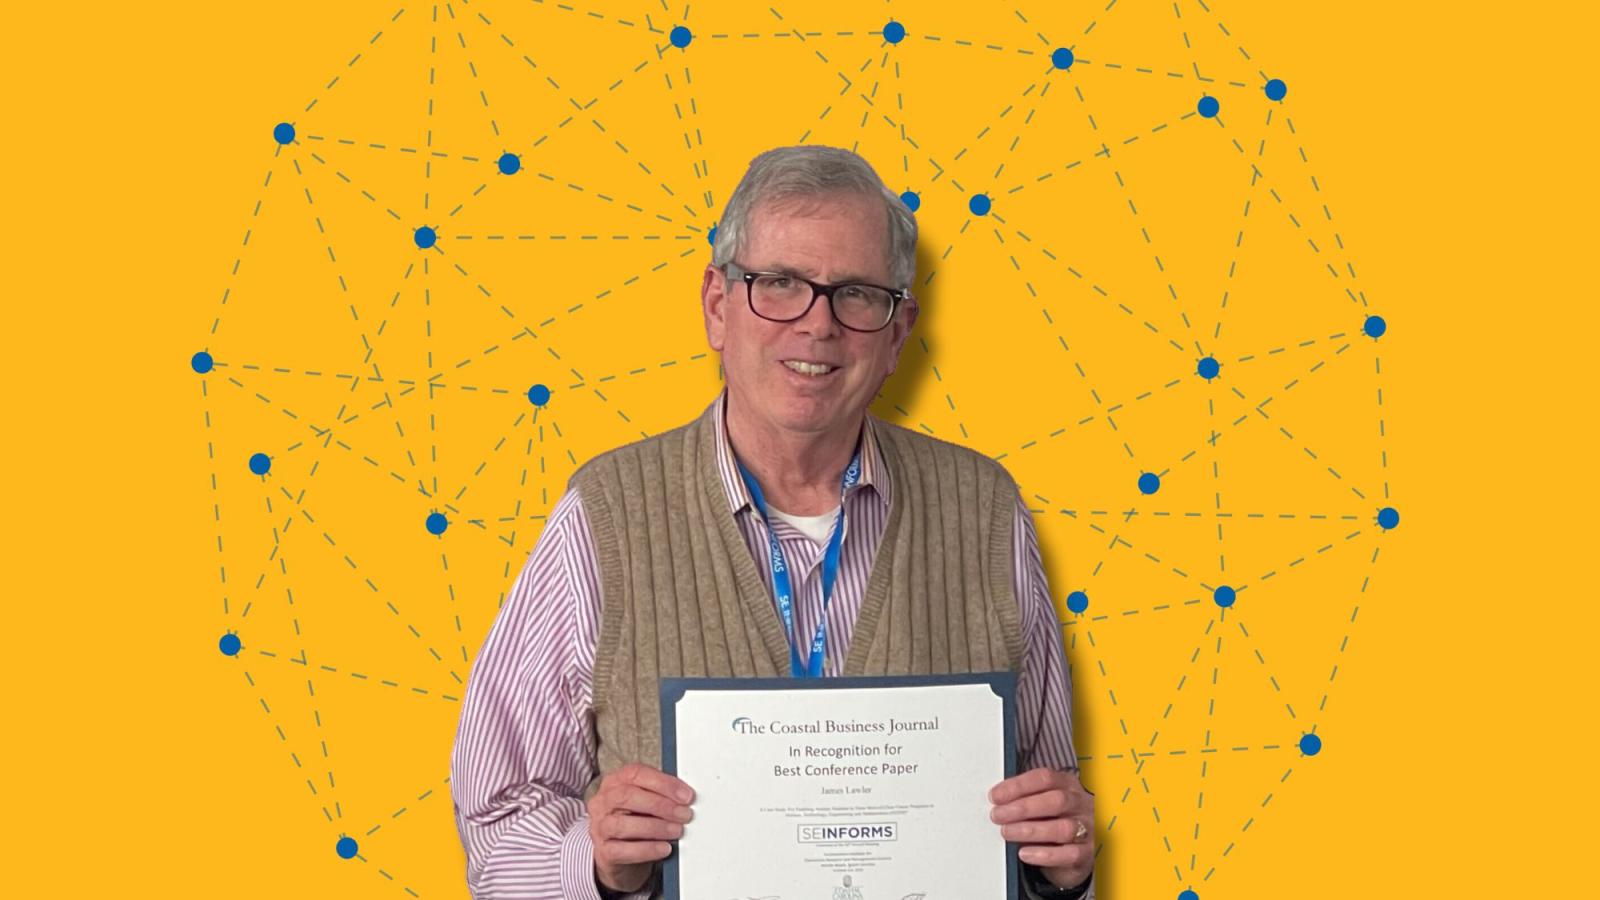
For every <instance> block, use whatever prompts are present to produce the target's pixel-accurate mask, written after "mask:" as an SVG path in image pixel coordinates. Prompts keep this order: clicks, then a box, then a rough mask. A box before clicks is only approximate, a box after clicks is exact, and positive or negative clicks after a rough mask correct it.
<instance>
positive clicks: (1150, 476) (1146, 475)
mask: <svg viewBox="0 0 1600 900" xmlns="http://www.w3.org/2000/svg"><path fill="white" fill-rule="evenodd" d="M1159 490H1161V476H1160V475H1157V474H1156V473H1154V472H1142V473H1140V475H1139V493H1141V494H1154V493H1155V492H1156V491H1159Z"/></svg>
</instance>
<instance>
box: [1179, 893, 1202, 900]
mask: <svg viewBox="0 0 1600 900" xmlns="http://www.w3.org/2000/svg"><path fill="white" fill-rule="evenodd" d="M1178 900H1200V895H1199V894H1196V893H1195V892H1194V891H1184V892H1182V893H1180V894H1178Z"/></svg>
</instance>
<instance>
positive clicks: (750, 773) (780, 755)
mask: <svg viewBox="0 0 1600 900" xmlns="http://www.w3.org/2000/svg"><path fill="white" fill-rule="evenodd" d="M1014 694H1015V679H1014V677H1013V676H1012V675H1010V674H1009V673H988V674H981V675H940V676H919V677H907V678H826V679H740V680H723V679H664V680H663V681H662V686H661V697H662V745H663V746H662V750H663V753H662V762H663V769H665V770H666V771H667V772H670V773H672V774H674V775H677V776H678V777H679V778H681V779H683V780H684V781H685V782H687V783H688V784H689V786H690V787H692V788H694V790H695V800H694V804H693V808H694V821H692V822H690V823H689V824H688V825H686V826H685V827H684V833H683V838H682V839H681V840H679V842H678V846H677V849H676V851H675V852H674V854H673V855H672V856H671V857H670V858H669V859H668V860H667V862H666V865H665V866H664V868H663V875H664V887H665V893H666V897H667V898H668V900H680V898H681V900H940V898H955V900H988V898H994V900H1000V898H1015V897H1016V896H1017V894H1016V890H1017V887H1016V871H1017V870H1016V851H1015V848H1014V847H1012V848H1008V846H1007V845H1006V843H1005V841H1004V839H1003V838H1001V836H1000V826H998V825H995V824H994V823H993V822H991V821H990V820H989V811H990V808H991V804H990V803H989V798H988V792H989V789H990V788H991V787H993V786H994V785H995V784H997V783H999V782H1000V781H1001V780H1002V779H1004V778H1006V777H1008V776H1010V775H1012V774H1014V773H1015V761H1014V760H1015V758H1014V752H1013V749H1014V746H1013V740H1012V735H1013V733H1014V732H1013V722H1014V711H1013V704H1014Z"/></svg>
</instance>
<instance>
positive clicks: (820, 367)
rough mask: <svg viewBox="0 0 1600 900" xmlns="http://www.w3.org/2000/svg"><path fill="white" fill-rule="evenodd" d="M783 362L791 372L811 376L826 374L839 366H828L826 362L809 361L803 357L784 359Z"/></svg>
mask: <svg viewBox="0 0 1600 900" xmlns="http://www.w3.org/2000/svg"><path fill="white" fill-rule="evenodd" d="M783 364H784V366H785V367H787V368H788V369H789V371H791V372H798V373H800V374H801V375H810V376H812V377H815V376H818V375H826V374H828V373H829V372H832V371H833V370H835V369H837V368H839V367H838V366H830V365H828V364H827V363H821V362H809V361H807V360H803V359H786V360H784V361H783Z"/></svg>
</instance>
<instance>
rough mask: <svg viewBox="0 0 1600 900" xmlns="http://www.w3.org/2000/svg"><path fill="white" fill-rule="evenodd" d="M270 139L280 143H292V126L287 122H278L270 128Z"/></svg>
mask: <svg viewBox="0 0 1600 900" xmlns="http://www.w3.org/2000/svg"><path fill="white" fill-rule="evenodd" d="M272 139H273V140H275V141H277V142H278V143H280V144H292V143H294V126H293V125H290V124H289V123H288V122H279V123H278V124H277V126H276V127H274V128H273V129H272Z"/></svg>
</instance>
